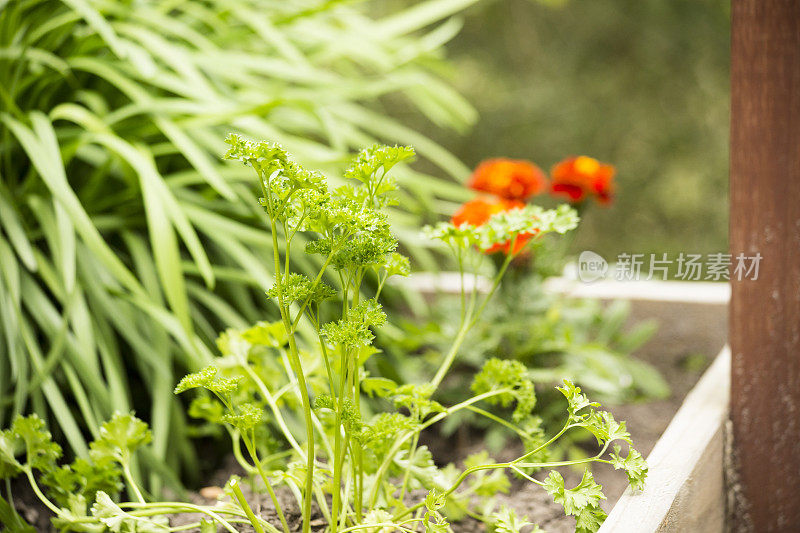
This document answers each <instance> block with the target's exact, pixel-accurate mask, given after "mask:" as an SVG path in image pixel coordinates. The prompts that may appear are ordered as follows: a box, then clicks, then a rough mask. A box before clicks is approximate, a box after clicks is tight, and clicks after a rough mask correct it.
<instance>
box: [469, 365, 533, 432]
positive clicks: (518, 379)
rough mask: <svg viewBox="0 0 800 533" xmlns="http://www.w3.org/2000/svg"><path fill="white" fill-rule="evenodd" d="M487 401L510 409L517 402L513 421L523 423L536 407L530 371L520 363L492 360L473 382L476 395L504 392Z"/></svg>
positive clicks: (484, 366)
mask: <svg viewBox="0 0 800 533" xmlns="http://www.w3.org/2000/svg"><path fill="white" fill-rule="evenodd" d="M503 390H505V391H506V392H503V393H501V394H498V395H496V396H491V397H489V398H487V399H486V401H487V402H488V403H491V404H500V405H501V406H503V407H508V406H510V405H511V403H512V402H514V401H516V404H517V405H516V408H515V409H514V413H513V415H512V416H513V419H514V421H515V422H521V421H522V420H524V419H525V418H526V417H528V416H529V415H530V412H531V411H532V410H533V408H534V407H535V406H536V392H535V390H534V387H533V382H532V381H531V380H530V379H529V378H528V369H527V368H526V367H525V365H524V364H522V363H520V362H519V361H511V360H508V359H497V358H492V359H489V360H488V361H486V363H484V365H483V368H482V369H481V371H480V372H479V373H478V374H477V375H476V376H475V379H474V380H473V382H472V391H473V392H474V393H475V394H484V393H487V392H492V391H503Z"/></svg>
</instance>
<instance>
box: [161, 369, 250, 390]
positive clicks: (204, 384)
mask: <svg viewBox="0 0 800 533" xmlns="http://www.w3.org/2000/svg"><path fill="white" fill-rule="evenodd" d="M218 372H219V370H218V369H217V368H216V367H215V366H213V365H209V366H207V367H205V368H204V369H202V370H200V371H199V372H194V373H192V374H187V375H186V376H184V377H183V379H181V380H180V381H179V382H178V384H177V385H176V386H175V391H174V392H175V394H180V393H182V392H185V391H187V390H190V389H197V388H204V389H207V390H209V391H211V392H213V393H215V394H217V395H221V396H224V395H228V394H231V393H232V392H234V391H236V390H237V389H238V388H239V382H240V381H241V378H240V377H235V378H225V377H217V373H218Z"/></svg>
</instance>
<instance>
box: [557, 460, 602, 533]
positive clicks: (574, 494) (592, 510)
mask: <svg viewBox="0 0 800 533" xmlns="http://www.w3.org/2000/svg"><path fill="white" fill-rule="evenodd" d="M542 486H543V487H544V489H545V490H546V491H547V492H549V493H550V494H551V495H552V496H553V501H555V502H556V503H560V504H561V505H562V506H563V507H564V512H565V513H566V514H568V515H572V516H575V517H576V518H578V519H580V517H582V516H583V517H584V519H585V520H586V521H587V524H588V523H590V521H589V519H590V518H592V517H597V516H600V513H602V511H601V510H600V508H599V504H600V500H604V499H605V498H606V497H605V495H604V494H603V487H601V486H600V485H598V484H597V483H595V481H594V477H593V476H592V473H591V472H590V471H589V470H588V469H586V470H585V471H584V472H583V478H582V479H581V482H580V483H578V485H577V486H576V487H575V488H572V489H568V488H565V487H564V478H563V477H562V476H561V474H559V473H558V472H556V471H555V470H552V471H551V472H550V474H549V475H548V476H547V479H545V480H544V484H543V485H542ZM603 517H605V515H604V514H603ZM600 523H602V521H600ZM598 527H599V524H598ZM591 531H594V530H591Z"/></svg>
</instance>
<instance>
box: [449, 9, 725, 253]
mask: <svg viewBox="0 0 800 533" xmlns="http://www.w3.org/2000/svg"><path fill="white" fill-rule="evenodd" d="M448 53H449V55H450V58H451V60H452V65H453V66H452V76H453V78H454V81H455V85H456V87H457V88H458V89H459V90H460V91H461V93H462V94H464V95H465V96H466V97H467V99H468V100H469V101H471V102H473V103H474V105H475V106H476V108H477V109H478V112H479V114H480V119H479V121H478V123H477V124H476V126H475V127H474V128H473V129H471V130H470V133H468V134H467V135H465V136H455V135H452V133H450V132H446V131H440V132H437V133H435V134H434V135H433V136H434V138H436V139H438V140H440V141H441V142H442V144H443V145H444V146H446V147H448V148H450V149H451V150H452V151H453V152H454V153H456V154H457V155H459V156H460V157H461V159H462V160H463V161H464V162H465V163H467V164H468V165H471V166H474V165H475V164H477V163H478V162H479V161H480V160H481V159H484V158H487V157H493V156H509V157H521V158H530V159H532V160H533V161H535V162H536V163H538V164H539V165H540V166H542V168H544V169H548V168H549V167H550V166H551V165H552V164H554V163H555V162H557V161H558V160H560V159H561V158H563V157H565V156H567V155H577V154H586V155H591V156H594V157H597V158H599V159H601V160H603V161H608V162H611V163H613V164H614V165H616V166H617V169H618V176H617V180H618V186H619V187H618V190H619V194H618V198H617V200H616V202H615V203H614V204H613V205H612V206H611V207H610V208H607V209H592V210H590V211H589V212H588V213H586V217H585V221H584V223H582V224H581V231H580V236H579V237H578V239H577V240H576V242H575V243H574V245H573V250H575V251H579V250H583V249H587V248H588V249H592V250H595V251H597V252H599V253H600V254H601V255H604V256H605V257H607V258H608V259H613V258H614V257H616V255H617V254H618V253H620V252H629V253H635V252H636V253H639V252H641V253H650V252H672V253H674V252H678V251H686V252H697V253H709V252H718V251H724V250H725V249H727V174H728V147H727V142H728V116H729V112H728V108H729V105H728V95H729V88H728V71H729V6H728V2H725V1H722V0H670V1H662V2H645V1H641V0H610V1H606V2H597V1H594V0H563V1H557V2H554V1H549V0H548V1H538V2H537V1H532V0H502V1H486V2H481V3H479V4H477V5H476V6H474V7H472V8H471V9H470V10H468V11H467V12H466V18H465V21H464V28H463V30H462V31H461V32H460V34H459V35H458V36H457V37H456V38H455V39H454V40H453V41H452V42H451V43H450V44H449V45H448Z"/></svg>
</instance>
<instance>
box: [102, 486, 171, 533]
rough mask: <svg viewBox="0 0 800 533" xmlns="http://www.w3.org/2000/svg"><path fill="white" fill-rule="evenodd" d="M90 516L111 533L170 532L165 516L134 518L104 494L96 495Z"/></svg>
mask: <svg viewBox="0 0 800 533" xmlns="http://www.w3.org/2000/svg"><path fill="white" fill-rule="evenodd" d="M92 516H93V517H95V518H97V519H98V520H99V521H100V522H102V523H103V525H105V526H106V527H107V528H108V529H109V531H112V532H113V533H132V532H136V533H163V532H165V531H170V528H169V520H168V519H167V517H166V516H157V517H152V518H145V517H141V516H134V515H132V514H128V513H126V512H125V511H123V510H122V508H121V507H120V506H119V505H117V504H116V503H114V501H113V500H112V499H111V497H110V496H109V495H108V494H106V493H105V492H98V493H97V500H96V501H95V503H94V505H92Z"/></svg>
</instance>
